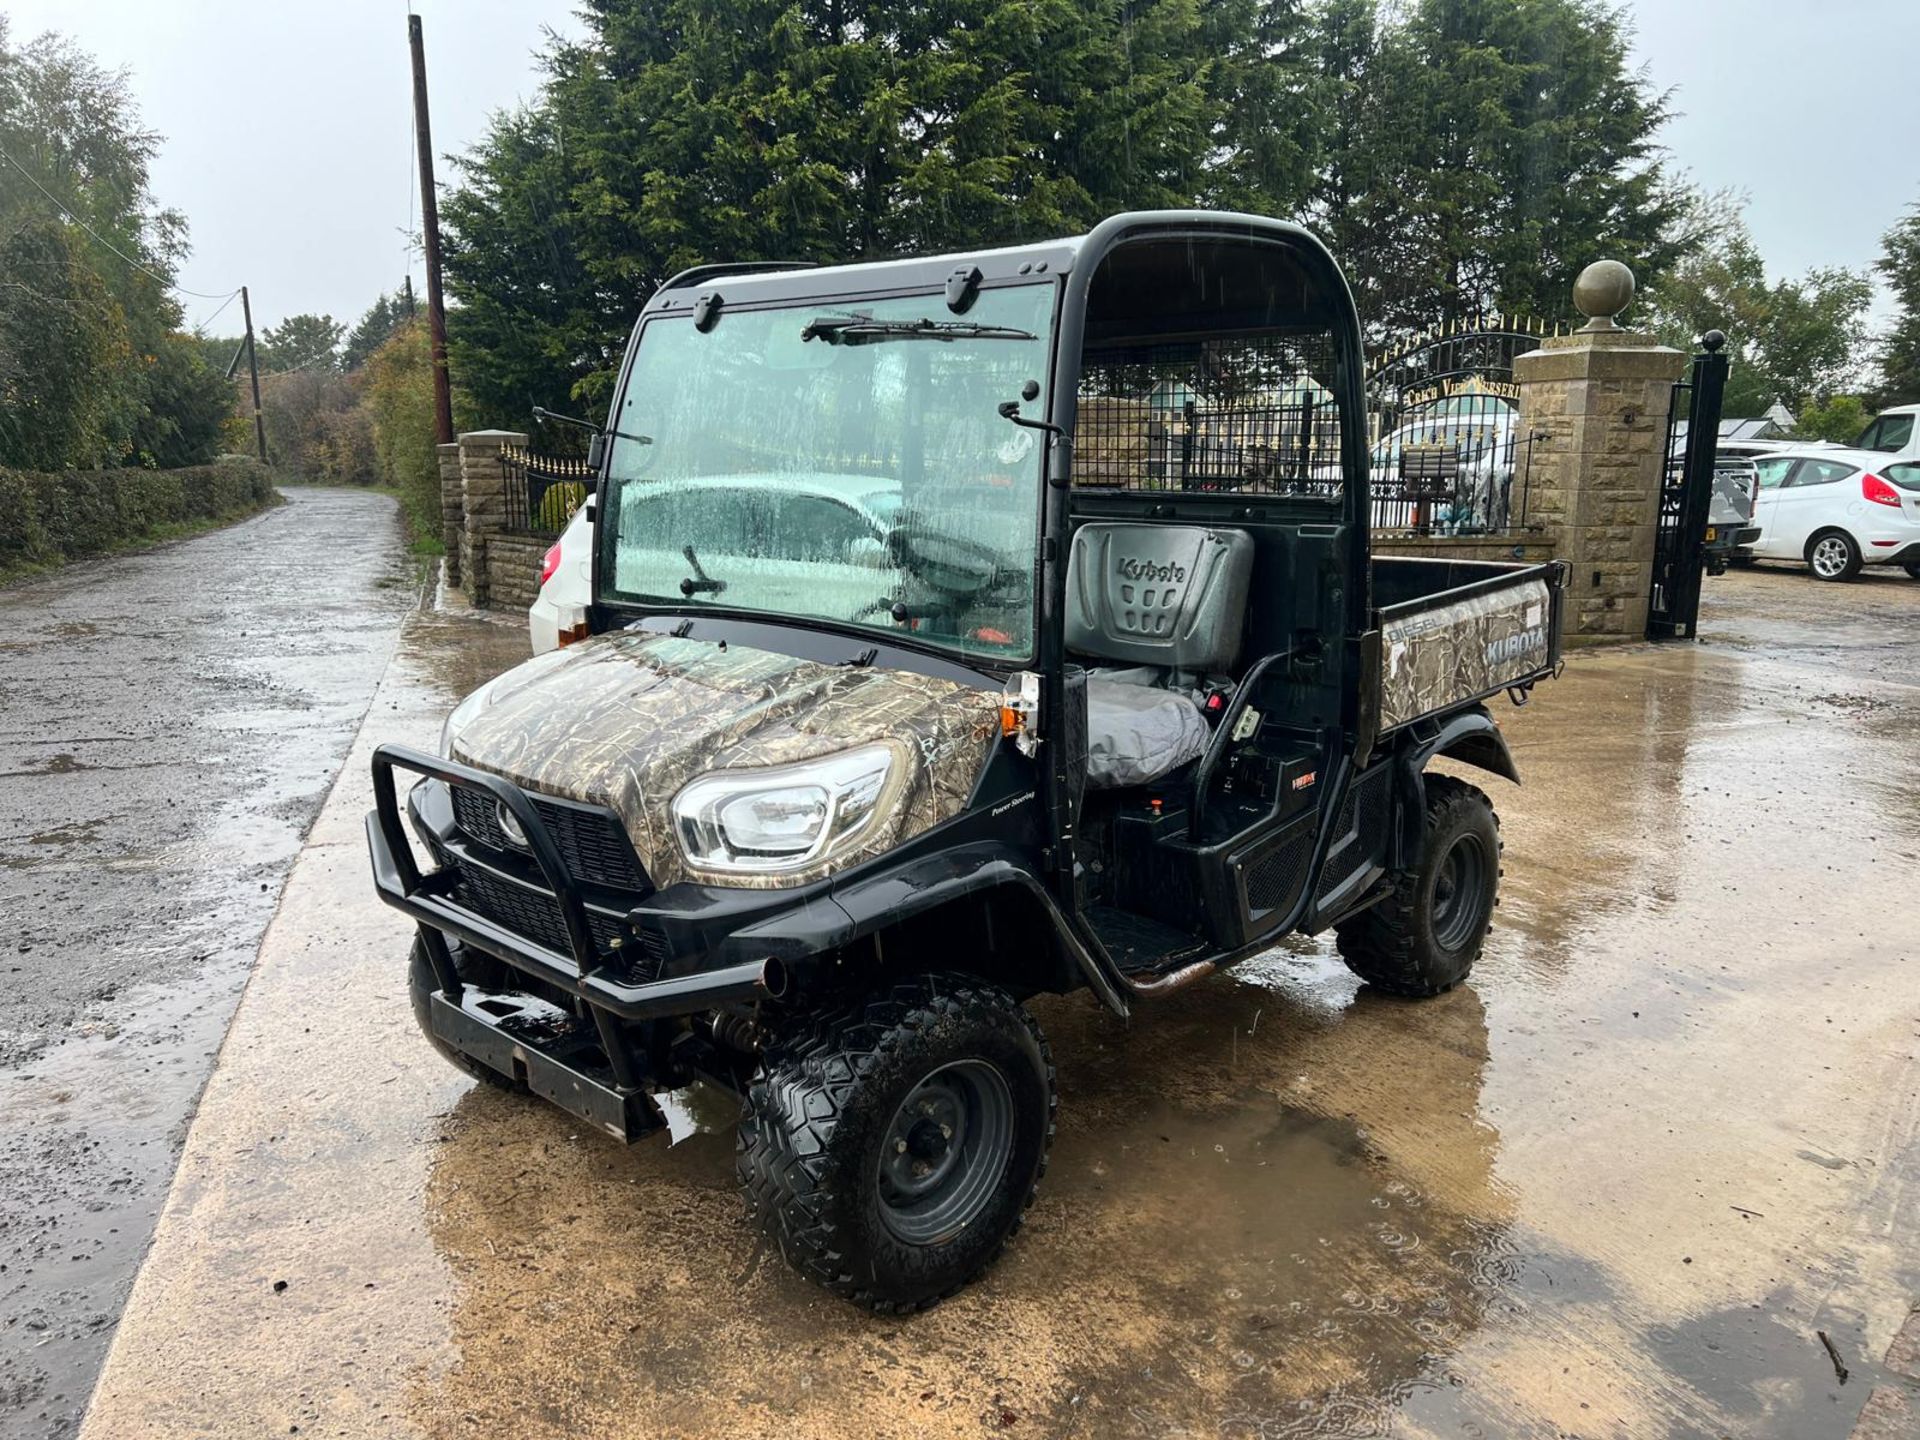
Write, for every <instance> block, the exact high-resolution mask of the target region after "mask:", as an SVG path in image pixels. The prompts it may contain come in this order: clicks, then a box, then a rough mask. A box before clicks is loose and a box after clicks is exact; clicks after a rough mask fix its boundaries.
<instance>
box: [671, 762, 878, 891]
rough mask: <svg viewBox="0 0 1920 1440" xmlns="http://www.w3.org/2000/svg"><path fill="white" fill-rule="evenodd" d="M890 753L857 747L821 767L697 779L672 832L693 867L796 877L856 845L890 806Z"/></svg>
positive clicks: (678, 806) (676, 804)
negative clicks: (790, 873) (805, 868)
mask: <svg viewBox="0 0 1920 1440" xmlns="http://www.w3.org/2000/svg"><path fill="white" fill-rule="evenodd" d="M896 768H897V767H896V766H895V764H894V753H893V749H892V747H890V746H887V745H863V746H861V747H860V748H859V749H857V750H848V751H846V752H844V753H842V754H839V755H829V756H828V757H826V758H825V759H823V760H809V761H806V762H805V763H803V764H799V765H778V766H774V767H772V768H770V769H766V770H739V771H724V770H723V771H720V772H718V773H716V774H713V775H703V776H701V777H700V778H699V779H698V780H695V781H693V782H692V783H691V784H689V785H688V786H687V787H686V788H685V789H684V790H682V791H681V792H680V793H679V794H678V795H676V796H674V798H673V823H674V829H675V830H676V831H677V832H678V834H679V837H680V848H681V849H682V850H684V851H685V852H686V855H687V860H688V861H689V862H690V863H691V864H694V865H699V866H704V867H706V868H709V869H714V870H746V871H753V872H755V873H766V872H770V871H772V872H777V871H781V870H796V869H798V868H800V867H801V866H803V865H809V864H812V863H814V862H815V861H818V860H822V859H825V858H826V857H828V856H830V855H832V854H835V853H836V852H838V851H841V850H844V849H846V848H848V847H849V846H851V845H852V844H853V843H854V842H856V841H857V840H858V839H859V838H860V836H861V835H862V834H863V833H864V832H865V831H866V830H867V828H868V827H869V826H870V825H872V823H873V821H874V819H875V818H876V817H877V816H880V815H882V814H884V813H886V811H887V809H888V808H889V807H890V805H891V803H892V800H893V786H892V783H891V782H892V781H893V779H894V775H895V772H896Z"/></svg>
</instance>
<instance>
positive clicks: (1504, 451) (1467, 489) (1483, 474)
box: [1368, 404, 1517, 532]
mask: <svg viewBox="0 0 1920 1440" xmlns="http://www.w3.org/2000/svg"><path fill="white" fill-rule="evenodd" d="M1516 419H1517V412H1516V411H1515V410H1514V409H1513V408H1512V407H1511V406H1508V405H1504V404H1501V405H1498V406H1488V407H1485V408H1477V409H1474V410H1472V411H1469V412H1464V413H1458V414H1455V413H1439V414H1431V415H1423V416H1421V417H1420V418H1419V419H1416V420H1411V421H1409V422H1407V423H1406V424H1404V425H1401V426H1400V427H1398V428H1397V429H1395V430H1393V431H1391V432H1389V433H1388V434H1386V435H1384V436H1382V437H1381V438H1380V439H1379V440H1377V441H1376V442H1374V446H1373V449H1372V451H1371V452H1370V453H1369V455H1368V470H1369V475H1368V479H1369V482H1370V484H1371V485H1372V489H1373V496H1374V517H1373V519H1374V524H1375V525H1376V526H1378V527H1380V528H1382V529H1390V528H1393V527H1395V526H1396V525H1398V524H1403V523H1405V521H1404V519H1403V518H1402V515H1403V512H1404V510H1405V508H1406V506H1405V502H1403V501H1400V500H1398V499H1396V498H1395V497H1397V496H1398V495H1400V493H1401V489H1400V485H1401V480H1400V455H1401V451H1402V450H1403V449H1404V448H1405V447H1407V446H1410V445H1446V446H1450V447H1452V449H1453V451H1454V453H1455V455H1457V456H1458V457H1459V465H1460V473H1459V479H1458V481H1457V482H1456V485H1455V492H1454V496H1453V498H1452V499H1451V500H1450V501H1447V502H1444V503H1443V504H1442V505H1441V506H1440V513H1438V514H1436V515H1435V516H1434V517H1433V519H1432V523H1433V525H1434V526H1435V528H1437V529H1439V530H1441V531H1443V532H1454V531H1460V532H1471V531H1474V530H1497V529H1499V528H1500V527H1501V526H1503V525H1505V524H1506V523H1507V507H1508V504H1509V502H1510V500H1511V496H1510V494H1509V491H1510V489H1511V486H1512V483H1513V468H1514V450H1515V442H1516V439H1517V436H1516V433H1515V432H1516V424H1515V422H1516Z"/></svg>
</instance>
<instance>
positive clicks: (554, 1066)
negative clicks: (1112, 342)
mask: <svg viewBox="0 0 1920 1440" xmlns="http://www.w3.org/2000/svg"><path fill="white" fill-rule="evenodd" d="M431 1013H432V1016H433V1033H434V1035H435V1036H436V1037H438V1038H439V1039H440V1040H442V1041H443V1042H445V1043H446V1044H448V1045H451V1046H452V1047H453V1048H454V1049H456V1050H458V1051H460V1052H461V1053H462V1054H463V1055H468V1056H471V1057H472V1058H473V1059H475V1060H478V1061H479V1062H480V1063H481V1064H482V1065H485V1066H487V1067H488V1068H490V1069H493V1070H498V1071H499V1072H500V1073H501V1074H502V1075H505V1076H507V1077H508V1078H509V1079H514V1080H523V1081H525V1082H526V1086H527V1088H528V1089H529V1090H531V1091H532V1092H533V1093H534V1094H536V1095H538V1096H539V1097H540V1098H541V1099H543V1100H550V1101H552V1102H553V1103H554V1104H555V1105H558V1106H559V1107H560V1108H561V1109H562V1110H564V1111H566V1112H567V1113H568V1114H569V1115H572V1116H574V1117H575V1118H576V1119H579V1120H584V1121H585V1122H586V1123H587V1124H589V1125H591V1126H593V1127H594V1129H596V1130H601V1131H604V1132H606V1133H607V1134H609V1135H611V1136H613V1138H614V1139H616V1140H620V1141H623V1142H625V1143H626V1144H629V1145H631V1144H632V1143H633V1142H634V1141H636V1140H640V1139H643V1138H645V1137H646V1136H647V1135H650V1134H652V1133H653V1132H654V1131H655V1130H658V1129H659V1128H660V1127H661V1126H662V1125H663V1124H665V1123H666V1122H665V1120H664V1119H663V1118H662V1116H661V1114H660V1111H659V1108H658V1107H657V1106H656V1105H655V1104H654V1102H653V1097H652V1096H650V1095H648V1094H647V1093H646V1092H645V1091H644V1090H623V1089H621V1088H620V1087H619V1086H617V1085H615V1084H614V1083H613V1080H612V1075H611V1073H610V1072H609V1073H608V1074H607V1076H606V1078H604V1079H602V1078H599V1077H597V1076H595V1075H594V1074H593V1073H591V1070H593V1069H601V1070H604V1069H605V1068H606V1057H605V1055H604V1054H603V1053H602V1052H601V1050H600V1048H599V1046H598V1045H597V1044H595V1043H593V1042H591V1041H588V1040H585V1039H583V1038H582V1037H581V1036H580V1035H579V1034H578V1033H577V1032H576V1031H574V1030H573V1028H572V1026H571V1020H570V1017H569V1016H567V1015H566V1013H565V1012H564V1011H561V1010H559V1009H557V1008H555V1007H554V1006H552V1005H548V1004H547V1003H546V1002H545V1001H542V1000H539V999H536V998H535V997H534V996H531V995H521V994H518V993H514V992H497V993H496V992H489V991H485V990H479V989H476V988H475V987H473V986H471V985H468V986H466V987H464V989H463V991H462V994H461V998H460V999H459V1000H458V1001H453V1000H449V999H448V998H447V997H446V996H445V995H443V994H441V993H440V992H438V991H435V992H434V995H433V998H432V1008H431Z"/></svg>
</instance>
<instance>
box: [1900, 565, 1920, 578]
mask: <svg viewBox="0 0 1920 1440" xmlns="http://www.w3.org/2000/svg"><path fill="white" fill-rule="evenodd" d="M1900 568H1901V569H1902V570H1904V571H1906V572H1907V574H1908V575H1910V576H1912V577H1913V578H1914V579H1915V580H1920V560H1909V561H1907V563H1906V564H1904V565H1902V566H1901V567H1900Z"/></svg>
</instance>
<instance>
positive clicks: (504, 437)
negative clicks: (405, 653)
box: [458, 430, 527, 607]
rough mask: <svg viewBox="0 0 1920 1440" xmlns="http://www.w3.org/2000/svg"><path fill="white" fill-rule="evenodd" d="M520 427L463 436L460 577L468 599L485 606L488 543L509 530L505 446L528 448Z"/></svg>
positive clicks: (477, 431)
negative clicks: (502, 456) (502, 459)
mask: <svg viewBox="0 0 1920 1440" xmlns="http://www.w3.org/2000/svg"><path fill="white" fill-rule="evenodd" d="M526 443H527V437H526V436H525V435H523V434H521V433H520V432H519V431H516V430H469V431H468V432H467V433H466V434H464V435H462V436H461V437H460V443H459V446H458V449H459V451H460V520H461V529H460V577H461V581H462V583H463V584H464V585H465V587H466V591H467V599H469V600H470V601H472V602H473V603H474V604H475V605H479V606H482V607H484V606H485V605H486V604H487V603H488V601H489V599H490V598H491V597H490V593H489V592H490V590H491V586H490V585H489V583H488V575H487V542H488V540H489V539H490V538H491V537H492V536H494V535H497V534H499V533H501V532H502V531H504V530H505V529H506V523H507V517H506V494H507V474H506V471H505V469H504V468H502V466H501V464H500V449H501V447H502V446H504V445H512V446H515V447H522V448H524V447H525V445H526Z"/></svg>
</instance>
